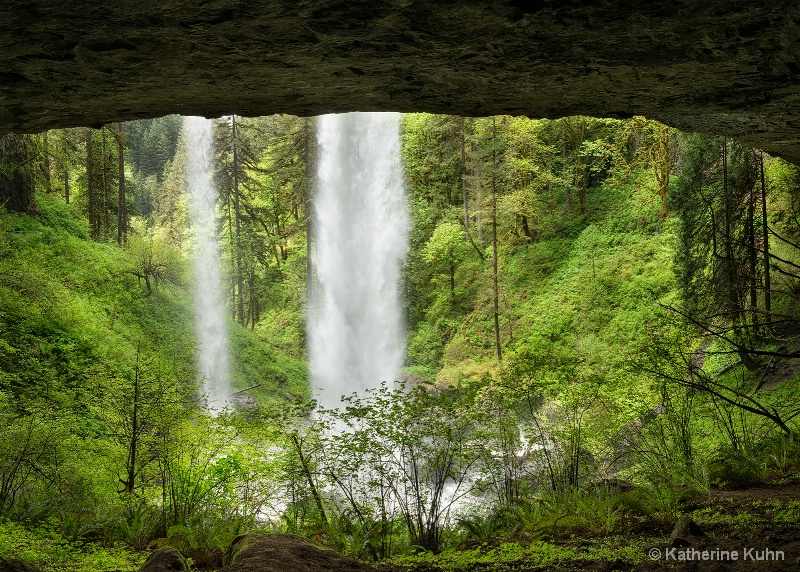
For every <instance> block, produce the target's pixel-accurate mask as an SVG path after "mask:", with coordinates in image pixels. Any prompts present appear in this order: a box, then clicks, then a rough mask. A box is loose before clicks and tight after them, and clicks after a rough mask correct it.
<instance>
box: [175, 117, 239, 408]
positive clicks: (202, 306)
mask: <svg viewBox="0 0 800 572" xmlns="http://www.w3.org/2000/svg"><path fill="white" fill-rule="evenodd" d="M184 134H185V137H186V147H187V159H186V179H187V182H188V186H189V195H190V212H191V217H192V224H193V228H194V235H195V242H196V250H195V254H194V302H195V328H196V336H197V342H198V355H197V362H198V373H199V374H200V376H201V381H202V385H203V394H204V396H205V398H206V400H207V401H208V406H209V407H210V408H211V410H212V411H214V412H217V411H219V410H221V409H223V408H224V407H225V405H226V403H227V399H228V398H229V396H230V393H231V389H230V379H229V377H228V331H227V327H226V323H225V299H224V296H223V293H222V276H221V274H220V264H219V249H218V246H217V232H216V212H217V196H216V192H215V190H214V181H213V175H212V173H213V169H212V167H213V159H214V129H213V123H212V122H211V120H209V119H205V118H203V117H185V118H184Z"/></svg>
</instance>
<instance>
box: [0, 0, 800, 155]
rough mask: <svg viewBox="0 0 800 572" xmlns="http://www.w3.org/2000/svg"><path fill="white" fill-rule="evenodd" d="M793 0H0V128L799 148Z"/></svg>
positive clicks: (799, 52) (798, 55)
mask: <svg viewBox="0 0 800 572" xmlns="http://www.w3.org/2000/svg"><path fill="white" fill-rule="evenodd" d="M799 40H800V4H797V3H794V2H777V1H773V2H743V1H738V0H737V1H731V0H706V1H698V0H683V1H679V0H664V1H657V2H656V1H653V2H651V1H645V2H632V1H629V0H627V1H611V0H606V1H600V2H591V3H585V2H562V1H556V0H538V1H535V2H521V1H519V0H505V1H500V0H484V1H475V0H454V1H452V2H438V1H436V0H369V1H366V0H347V1H344V0H307V1H305V2H295V1H289V0H270V1H266V0H250V1H247V2H245V1H243V0H217V1H214V2H206V1H205V0H163V1H161V0H160V1H158V2H156V1H155V0H142V1H139V2H89V1H87V0H76V1H74V2H53V1H51V0H8V1H6V2H3V3H2V4H0V42H1V43H2V46H1V47H2V49H1V50H0V132H3V131H9V130H15V131H37V130H43V129H47V128H51V127H65V126H77V125H101V124H103V123H108V122H112V121H117V120H126V119H136V118H144V117H154V116H159V115H164V114H168V113H181V114H197V115H205V116H219V115H222V114H226V113H232V112H236V113H239V114H242V115H264V114H270V113H278V112H286V113H293V114H298V115H315V114H320V113H328V112H341V111H354V110H361V111H370V110H395V111H431V112H437V113H451V114H462V115H472V116H478V115H489V114H503V113H507V114H514V115H528V116H531V117H550V118H554V117H559V116H565V115H573V114H587V115H595V116H607V117H627V116H630V115H634V114H641V115H646V116H648V117H651V118H658V119H661V120H663V121H665V122H667V123H669V124H671V125H674V126H676V127H680V128H682V129H689V130H700V131H705V132H713V133H718V134H726V135H731V136H735V137H738V138H740V139H741V140H743V141H745V142H746V143H749V144H751V145H753V146H756V147H761V148H763V149H765V150H767V151H769V152H771V153H776V154H781V155H784V156H786V157H789V158H791V159H794V160H795V161H797V160H800V41H799Z"/></svg>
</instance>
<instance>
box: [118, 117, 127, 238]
mask: <svg viewBox="0 0 800 572" xmlns="http://www.w3.org/2000/svg"><path fill="white" fill-rule="evenodd" d="M117 129H118V130H119V137H118V138H117V158H118V159H119V197H118V198H117V244H120V245H121V244H123V243H124V242H125V236H126V234H127V233H128V218H127V215H128V213H127V202H126V201H127V199H126V197H125V146H124V145H123V144H122V125H121V124H117Z"/></svg>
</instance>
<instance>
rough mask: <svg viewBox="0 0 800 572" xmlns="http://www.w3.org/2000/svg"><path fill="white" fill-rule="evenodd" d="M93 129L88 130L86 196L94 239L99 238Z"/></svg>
mask: <svg viewBox="0 0 800 572" xmlns="http://www.w3.org/2000/svg"><path fill="white" fill-rule="evenodd" d="M92 135H93V133H92V129H91V128H88V129H87V130H86V198H87V203H88V206H87V208H88V210H89V229H90V231H91V235H92V239H93V240H97V213H96V210H95V196H94V158H93V156H92V150H93V149H92V148H93V147H94V144H93V142H92Z"/></svg>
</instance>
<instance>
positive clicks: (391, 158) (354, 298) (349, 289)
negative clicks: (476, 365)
mask: <svg viewBox="0 0 800 572" xmlns="http://www.w3.org/2000/svg"><path fill="white" fill-rule="evenodd" d="M317 143H318V146H319V147H318V149H319V151H318V152H319V155H318V162H317V181H316V192H315V197H314V207H315V208H314V214H315V219H314V226H313V228H314V246H313V249H312V265H313V268H314V274H315V278H316V280H315V285H314V287H312V289H311V296H310V302H311V303H310V308H309V317H308V324H309V328H308V329H309V354H310V362H311V363H310V367H311V375H312V377H313V380H314V385H315V386H316V389H317V394H318V395H317V397H318V400H319V402H320V404H321V405H323V406H324V407H336V406H338V405H340V401H339V398H340V396H341V395H349V394H350V393H353V392H359V393H363V391H364V390H365V389H368V388H372V387H377V386H378V385H379V384H380V382H381V381H387V382H391V381H393V380H395V379H397V376H398V374H399V372H400V368H401V367H402V364H403V360H404V356H405V331H404V327H403V319H402V312H401V307H400V293H399V285H400V268H401V265H402V262H403V260H404V258H405V255H406V251H407V250H408V239H407V236H408V226H409V223H408V215H407V212H406V205H405V197H404V192H403V190H404V189H403V172H402V164H401V161H400V114H397V113H348V114H344V115H326V116H322V117H320V118H319V122H318V129H317Z"/></svg>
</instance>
